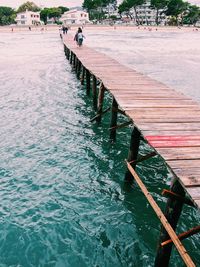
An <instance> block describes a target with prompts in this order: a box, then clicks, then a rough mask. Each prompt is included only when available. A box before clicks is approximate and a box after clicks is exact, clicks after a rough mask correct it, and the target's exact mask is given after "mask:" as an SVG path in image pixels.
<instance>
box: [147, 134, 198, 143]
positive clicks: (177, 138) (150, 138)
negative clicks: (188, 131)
mask: <svg viewBox="0 0 200 267" xmlns="http://www.w3.org/2000/svg"><path fill="white" fill-rule="evenodd" d="M145 138H146V139H147V140H148V141H149V142H150V141H190V140H200V135H184V136H183V135H176V136H175V135H174V136H167V135H157V136H145Z"/></svg>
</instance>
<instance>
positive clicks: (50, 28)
mask: <svg viewBox="0 0 200 267" xmlns="http://www.w3.org/2000/svg"><path fill="white" fill-rule="evenodd" d="M80 26H82V27H83V29H89V30H98V29H100V30H128V31H131V30H134V31H142V30H144V31H163V32H176V31H177V32H180V31H181V30H182V31H184V32H191V31H197V32H198V31H199V32H200V28H199V27H194V26H182V27H180V26H179V27H178V26H135V25H128V24H127V25H119V24H115V25H112V26H111V25H94V24H92V25H79V24H76V25H70V26H69V28H70V30H76V29H77V27H80ZM29 27H31V30H29ZM60 27H61V25H42V26H16V25H12V26H11V25H6V26H0V32H5V33H10V32H31V31H33V32H42V31H59V29H60Z"/></svg>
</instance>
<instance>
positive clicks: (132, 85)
mask: <svg viewBox="0 0 200 267" xmlns="http://www.w3.org/2000/svg"><path fill="white" fill-rule="evenodd" d="M63 42H64V47H65V53H66V57H67V58H68V59H69V60H70V63H71V64H72V65H73V66H74V68H75V69H76V72H77V75H78V76H79V77H80V76H81V79H82V82H83V80H85V82H86V90H87V93H88V94H89V93H90V91H92V93H93V103H94V108H95V109H96V110H97V116H96V117H95V118H94V119H96V120H99V119H100V118H101V116H102V115H103V113H104V112H108V111H111V117H112V120H111V137H113V138H114V139H115V131H116V130H117V129H118V128H120V127H123V126H125V125H128V124H133V125H134V128H135V130H134V131H133V134H132V141H131V145H130V151H129V158H128V163H127V165H128V169H129V171H130V172H129V174H130V173H131V174H133V176H134V174H135V175H136V176H137V174H136V173H135V165H136V163H137V161H138V159H137V154H138V149H139V140H140V138H141V137H142V138H143V139H145V140H146V141H147V142H148V144H149V145H150V146H151V147H152V149H153V150H154V151H155V153H152V154H151V155H147V156H146V159H147V158H149V157H151V156H154V155H155V154H159V155H160V156H161V157H162V158H163V159H164V160H165V162H166V164H167V165H168V168H169V170H170V171H171V172H172V174H173V175H174V177H175V181H176V182H178V183H179V184H180V186H181V189H180V188H179V189H177V184H176V182H174V184H173V185H172V187H171V190H170V191H169V192H165V193H166V195H167V197H169V202H170V201H174V200H175V201H177V202H178V203H176V204H175V206H176V205H179V207H178V208H177V207H174V206H173V205H174V202H173V204H172V203H171V204H170V203H168V206H169V207H168V208H169V209H171V208H172V206H173V209H174V214H173V215H171V216H172V217H177V218H175V221H176V222H174V221H173V220H174V218H170V216H168V215H166V216H167V217H168V218H167V219H168V221H170V220H171V222H170V224H171V225H172V228H173V229H175V228H176V224H177V221H178V217H179V215H177V214H176V213H177V212H178V211H177V209H178V210H179V209H180V210H181V208H180V205H183V204H189V205H191V206H196V207H197V208H199V207H200V168H199V166H200V105H199V104H198V103H196V102H195V101H194V100H192V99H190V98H189V97H187V96H185V95H183V94H182V93H180V92H176V91H175V90H173V89H171V88H169V87H167V86H166V85H164V84H162V83H160V82H158V81H156V80H153V79H151V78H150V77H148V76H146V75H143V74H141V73H139V72H137V71H135V70H133V69H130V68H128V67H126V66H123V65H121V64H120V63H118V62H117V61H116V60H114V59H112V58H110V57H108V56H107V55H105V54H103V53H100V52H97V51H95V50H94V49H91V48H89V47H87V46H83V47H81V48H79V47H77V46H76V43H75V42H74V41H73V38H72V36H70V35H67V36H65V37H64V39H63ZM97 81H99V82H100V87H99V90H98V92H97V89H96V88H97V87H98V86H97ZM105 91H109V92H110V93H111V94H112V96H113V102H112V106H111V108H110V109H107V110H106V111H103V96H104V92H105ZM97 98H98V99H97ZM117 113H121V114H123V115H125V116H127V117H128V118H129V120H130V121H129V123H125V124H124V125H121V126H120V125H117ZM133 150H134V151H133ZM132 163H133V164H132ZM131 165H132V166H131ZM142 186H143V185H142ZM173 187H174V188H173ZM141 189H142V188H141ZM182 189H183V191H184V192H182V191H181V190H182ZM145 190H146V189H145ZM143 193H144V191H143ZM147 195H148V193H147ZM146 197H147V196H146ZM147 198H148V197H147ZM179 202H181V204H180V203H179ZM155 205H156V204H155ZM155 205H154V204H153V206H154V207H153V208H154V210H155V209H156V208H155ZM159 212H160V211H159ZM157 215H158V217H159V218H161V217H162V214H161V215H159V214H157ZM160 216H161V217H160ZM160 220H161V219H160ZM161 222H162V220H161ZM165 230H166V231H167V235H164V236H162V238H161V240H162V241H166V240H167V239H170V238H171V239H172V236H171V235H170V233H169V232H170V231H171V230H169V231H168V230H167V229H166V228H165ZM198 231H199V228H198ZM198 231H196V232H198ZM168 234H169V236H170V237H169V236H168ZM161 235H162V234H161ZM167 237H168V238H167ZM172 241H173V239H172ZM173 242H174V241H173ZM175 242H176V241H175ZM175 245H176V244H175ZM179 245H180V244H179ZM180 246H181V245H180ZM176 247H177V246H176ZM161 250H162V252H161V254H162V253H164V254H165V255H166V254H167V253H170V252H169V251H168V252H166V251H164V252H163V249H161ZM159 253H160V252H158V254H159ZM179 253H180V251H179ZM184 253H186V252H185V251H183V252H182V254H184ZM180 254H181V253H180ZM186 254H187V253H186ZM181 256H182V257H183V260H184V256H183V255H181ZM157 257H158V258H159V257H161V258H162V264H161V265H159V264H157V265H156V266H167V264H168V263H167V264H166V265H163V262H164V257H165V256H163V255H162V256H157ZM184 261H185V263H186V265H187V266H195V265H194V264H193V263H192V261H191V262H190V259H189V260H188V259H185V260H184Z"/></svg>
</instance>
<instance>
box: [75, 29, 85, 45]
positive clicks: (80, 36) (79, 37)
mask: <svg viewBox="0 0 200 267" xmlns="http://www.w3.org/2000/svg"><path fill="white" fill-rule="evenodd" d="M83 38H85V36H84V35H83V32H82V29H81V28H80V27H79V28H78V31H77V32H76V34H75V36H74V41H76V43H77V45H78V46H79V47H80V46H82V44H83Z"/></svg>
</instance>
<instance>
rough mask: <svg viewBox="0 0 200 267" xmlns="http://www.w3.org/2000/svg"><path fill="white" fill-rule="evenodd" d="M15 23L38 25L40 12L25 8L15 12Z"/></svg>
mask: <svg viewBox="0 0 200 267" xmlns="http://www.w3.org/2000/svg"><path fill="white" fill-rule="evenodd" d="M15 21H16V22H17V25H39V24H41V22H40V13H39V12H33V11H28V10H26V11H25V12H21V13H18V14H17V17H16V19H15Z"/></svg>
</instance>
